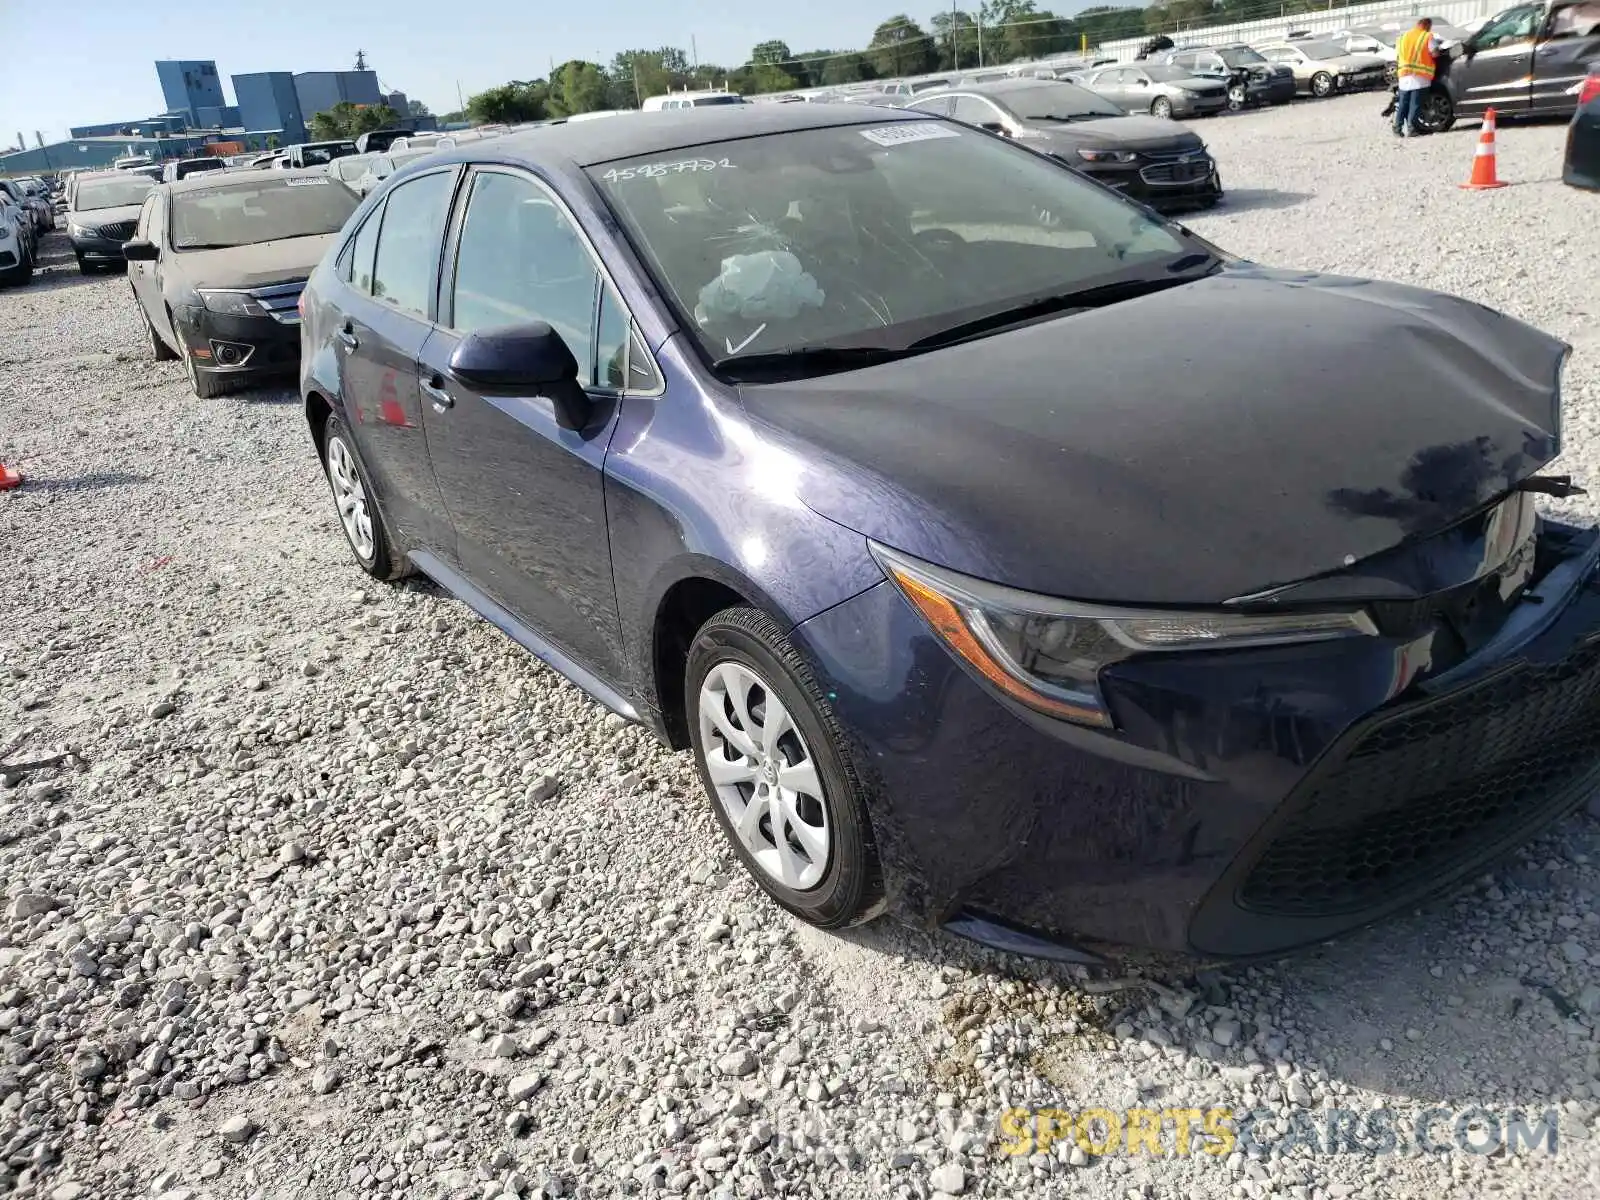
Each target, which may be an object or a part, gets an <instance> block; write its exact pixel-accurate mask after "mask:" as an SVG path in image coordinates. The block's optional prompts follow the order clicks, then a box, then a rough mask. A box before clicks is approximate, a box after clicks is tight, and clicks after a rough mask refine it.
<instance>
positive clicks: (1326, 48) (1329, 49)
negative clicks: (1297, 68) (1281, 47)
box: [1294, 42, 1345, 60]
mask: <svg viewBox="0 0 1600 1200" xmlns="http://www.w3.org/2000/svg"><path fill="white" fill-rule="evenodd" d="M1294 47H1295V49H1296V50H1299V51H1300V52H1301V53H1302V54H1304V55H1305V56H1306V57H1307V58H1315V59H1319V60H1321V59H1329V58H1338V57H1340V56H1341V55H1343V54H1344V53H1345V48H1344V47H1343V46H1339V45H1335V44H1334V43H1333V42H1296V43H1295V44H1294Z"/></svg>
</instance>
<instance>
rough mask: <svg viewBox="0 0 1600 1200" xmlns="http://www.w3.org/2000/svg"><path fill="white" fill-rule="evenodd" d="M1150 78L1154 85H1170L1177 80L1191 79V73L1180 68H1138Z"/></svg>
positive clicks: (1192, 73) (1192, 76)
mask: <svg viewBox="0 0 1600 1200" xmlns="http://www.w3.org/2000/svg"><path fill="white" fill-rule="evenodd" d="M1139 69H1140V70H1141V71H1143V72H1144V73H1145V74H1146V75H1148V76H1150V78H1151V80H1152V81H1153V82H1155V83H1172V82H1174V81H1175V80H1179V79H1193V78H1194V72H1193V71H1185V70H1184V69H1183V68H1182V67H1146V66H1141V67H1140V68H1139Z"/></svg>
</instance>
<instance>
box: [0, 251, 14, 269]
mask: <svg viewBox="0 0 1600 1200" xmlns="http://www.w3.org/2000/svg"><path fill="white" fill-rule="evenodd" d="M16 265H17V256H16V255H15V254H13V253H11V251H9V250H0V267H14V266H16Z"/></svg>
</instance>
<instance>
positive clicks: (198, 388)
mask: <svg viewBox="0 0 1600 1200" xmlns="http://www.w3.org/2000/svg"><path fill="white" fill-rule="evenodd" d="M183 365H184V369H185V370H187V371H188V373H189V387H190V388H191V389H193V391H194V394H195V395H196V396H198V397H199V398H200V399H202V400H215V399H216V398H217V397H218V396H226V395H227V394H228V392H229V390H230V389H231V387H232V384H233V380H231V379H229V378H228V377H227V376H226V375H223V376H217V375H212V374H209V373H207V372H205V371H202V370H201V369H200V368H199V366H198V365H197V364H196V363H195V361H194V355H192V354H189V353H185V354H184V356H183Z"/></svg>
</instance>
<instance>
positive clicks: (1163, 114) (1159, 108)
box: [1150, 96, 1172, 121]
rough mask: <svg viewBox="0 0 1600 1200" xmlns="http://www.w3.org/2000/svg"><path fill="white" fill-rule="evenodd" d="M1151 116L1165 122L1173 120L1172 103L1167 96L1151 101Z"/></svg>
mask: <svg viewBox="0 0 1600 1200" xmlns="http://www.w3.org/2000/svg"><path fill="white" fill-rule="evenodd" d="M1150 115H1151V116H1152V117H1160V118H1161V119H1162V120H1164V121H1170V120H1172V101H1171V100H1168V99H1167V98H1166V97H1165V96H1157V97H1156V98H1155V99H1154V100H1152V101H1150Z"/></svg>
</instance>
